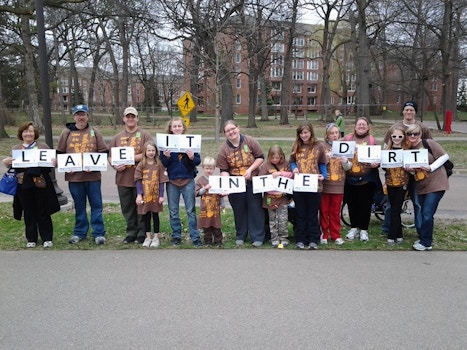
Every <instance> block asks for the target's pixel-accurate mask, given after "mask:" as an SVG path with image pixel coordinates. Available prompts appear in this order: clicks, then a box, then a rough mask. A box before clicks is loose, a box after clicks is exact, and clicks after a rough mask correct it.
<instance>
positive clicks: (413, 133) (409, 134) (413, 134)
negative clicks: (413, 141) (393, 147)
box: [407, 132, 420, 137]
mask: <svg viewBox="0 0 467 350" xmlns="http://www.w3.org/2000/svg"><path fill="white" fill-rule="evenodd" d="M407 136H412V137H414V136H420V133H419V132H411V133H408V134H407Z"/></svg>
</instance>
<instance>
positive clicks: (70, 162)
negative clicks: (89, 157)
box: [57, 153, 83, 173]
mask: <svg viewBox="0 0 467 350" xmlns="http://www.w3.org/2000/svg"><path fill="white" fill-rule="evenodd" d="M82 162H83V154H82V153H65V154H57V170H58V172H59V173H68V172H73V171H82V170H83V163H82Z"/></svg>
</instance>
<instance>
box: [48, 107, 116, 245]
mask: <svg viewBox="0 0 467 350" xmlns="http://www.w3.org/2000/svg"><path fill="white" fill-rule="evenodd" d="M73 119H74V120H75V122H74V123H67V124H66V128H65V129H64V130H63V131H62V133H61V135H60V138H59V140H58V146H57V153H87V152H96V153H107V152H108V148H107V145H106V144H105V141H104V138H103V136H102V134H101V133H100V132H99V131H98V130H97V129H95V128H93V127H91V126H89V123H88V120H89V112H88V107H87V106H86V105H83V104H79V105H76V106H74V107H73ZM65 180H66V181H68V188H69V190H70V193H71V196H72V197H73V201H74V206H75V227H74V229H73V236H72V237H71V238H70V239H69V240H68V243H70V244H76V243H78V242H79V241H82V240H83V239H86V236H87V233H88V229H89V221H88V216H87V212H86V202H87V201H89V205H90V206H91V228H92V235H93V236H94V241H95V242H96V244H104V243H105V241H106V240H105V233H106V232H105V226H104V217H103V215H102V209H103V204H102V192H101V172H100V171H74V172H69V173H66V174H65Z"/></svg>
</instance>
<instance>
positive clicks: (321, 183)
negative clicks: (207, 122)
mask: <svg viewBox="0 0 467 350" xmlns="http://www.w3.org/2000/svg"><path fill="white" fill-rule="evenodd" d="M416 112H417V105H416V103H415V102H414V101H408V102H406V103H405V104H404V108H403V111H402V113H403V120H402V121H401V122H399V123H396V124H394V125H393V126H391V127H390V128H389V130H388V132H387V134H386V136H385V138H384V147H385V148H386V149H418V148H427V146H426V145H428V147H429V148H430V153H429V166H425V167H421V168H403V167H400V168H390V169H385V179H386V181H385V182H386V187H387V194H388V205H387V209H386V211H387V215H386V217H385V223H384V225H383V231H384V232H385V233H386V234H387V242H388V244H389V245H394V244H397V243H401V242H402V241H403V232H402V228H401V224H400V223H401V222H400V209H401V206H402V203H403V201H404V198H405V195H406V192H407V191H409V193H410V197H411V198H412V200H413V202H414V208H415V223H416V228H417V232H418V235H419V238H420V239H419V241H417V242H415V243H414V245H413V248H414V249H416V250H431V249H432V240H433V227H434V220H433V217H434V213H435V211H436V209H437V205H438V203H439V201H440V200H441V198H442V196H443V195H444V192H445V191H446V190H447V189H448V187H449V184H448V180H447V176H446V173H445V170H444V167H443V166H442V165H443V164H444V162H445V161H446V160H447V159H449V156H448V155H447V154H446V152H445V151H444V150H443V148H442V147H441V146H440V145H439V144H438V143H437V142H435V141H434V140H433V139H432V138H431V134H430V131H429V129H428V128H426V126H424V125H423V124H422V123H420V122H418V121H417V120H416V119H415V116H416ZM73 118H74V123H69V124H67V125H66V128H65V129H64V130H63V131H62V133H61V135H60V137H59V141H58V146H57V149H56V151H57V154H60V153H83V152H98V153H109V147H107V145H106V143H105V141H104V138H103V136H102V134H101V133H100V132H99V131H98V130H97V129H95V128H93V127H92V126H90V125H89V123H88V119H89V112H88V109H87V106H85V105H77V106H75V107H74V108H73ZM336 118H337V120H336V122H333V123H330V124H328V125H327V126H326V131H325V135H324V142H323V141H320V140H319V139H318V137H317V136H316V135H315V132H314V128H313V125H312V123H311V122H310V121H306V120H305V121H303V122H301V123H300V124H299V125H298V127H297V129H296V137H295V141H294V143H293V145H292V149H291V153H290V156H289V157H288V159H287V157H286V155H285V153H284V151H283V150H282V148H281V147H279V146H277V145H275V146H272V147H271V148H270V149H269V151H268V153H267V158H266V159H264V158H265V157H264V154H263V151H262V148H261V146H260V144H259V142H258V141H257V140H255V139H254V138H253V137H251V136H248V135H245V134H242V133H241V131H240V127H239V125H238V124H237V123H236V122H235V121H233V120H229V121H227V122H226V123H225V124H224V129H223V131H224V134H225V138H226V140H225V142H224V143H223V144H222V145H221V147H220V149H219V152H218V156H217V160H216V159H214V158H213V157H210V156H207V157H205V158H204V159H203V161H202V162H201V157H200V154H199V153H198V152H193V151H192V150H189V149H188V150H186V151H184V152H172V151H170V150H168V149H166V150H164V151H159V149H158V147H157V144H156V143H155V142H154V139H153V137H152V136H151V135H150V134H149V133H148V132H147V131H145V130H143V129H141V128H140V127H139V126H138V121H139V116H138V111H137V110H136V109H135V108H134V107H128V108H126V109H125V111H124V113H123V123H124V128H123V130H122V131H121V132H119V133H118V134H117V135H116V136H114V137H113V138H112V140H111V141H110V148H112V147H133V149H134V164H131V165H130V164H126V165H123V164H121V165H113V168H114V169H115V171H116V176H115V183H116V185H117V188H118V194H119V199H120V207H121V211H122V215H123V217H124V218H125V222H126V234H125V238H124V240H123V242H124V243H126V244H128V243H132V242H137V243H139V244H142V245H143V246H144V247H148V248H149V247H153V248H157V247H159V245H160V241H159V232H160V220H159V213H160V212H161V211H162V210H163V203H164V198H165V195H166V196H167V201H168V208H169V218H170V226H171V229H172V244H173V245H175V246H178V245H180V244H181V242H182V224H181V220H180V215H179V214H180V197H182V198H183V201H184V204H185V210H186V213H187V218H188V230H189V235H190V239H191V242H192V244H193V246H194V247H201V246H203V245H206V246H212V245H215V246H218V247H221V246H222V245H223V235H222V231H221V228H222V223H221V211H222V209H223V208H224V197H226V196H228V200H229V202H230V205H231V207H232V210H233V214H234V221H235V235H236V239H235V242H236V245H237V246H242V245H244V244H245V242H246V240H247V239H248V238H249V239H250V241H251V244H252V246H253V247H261V246H262V245H263V244H264V242H265V241H267V240H270V243H271V244H272V246H273V247H277V248H282V247H285V246H287V245H289V244H290V240H289V234H288V207H289V205H290V202H291V201H293V203H294V205H295V220H294V226H295V227H294V229H295V230H294V232H295V233H294V240H295V245H296V247H297V248H298V249H301V250H303V249H312V250H316V249H318V245H319V244H327V243H328V241H329V240H332V241H334V242H335V244H337V245H341V244H343V243H344V242H345V241H344V240H343V239H342V238H341V236H340V230H341V223H340V209H341V205H342V201H343V200H344V195H345V200H346V202H347V204H348V209H349V215H350V222H351V229H350V230H349V232H348V233H347V235H346V238H347V239H348V240H349V241H352V240H354V239H355V238H358V237H359V238H360V240H361V241H368V240H369V234H368V226H369V222H370V215H371V205H372V203H373V201H374V197H375V195H381V196H382V195H383V194H382V185H381V180H380V177H379V170H378V169H379V165H380V164H379V163H360V162H358V151H356V152H355V154H354V156H353V158H350V159H349V158H346V157H333V156H332V150H331V147H332V143H333V141H338V140H346V141H355V143H356V144H357V145H376V141H375V139H374V137H373V136H372V135H371V133H370V123H369V121H368V119H367V118H365V117H359V118H357V120H356V123H355V126H354V130H353V132H352V133H350V134H348V135H347V136H343V128H344V125H343V117H342V115H341V114H340V113H337V111H336ZM337 122H339V124H340V125H338V123H337ZM186 131H187V128H186V125H185V123H184V121H183V120H182V119H181V118H177V117H176V118H172V119H171V120H170V121H169V123H168V126H167V130H166V133H167V134H174V135H180V134H184V133H186ZM38 137H39V133H38V130H37V129H36V127H35V126H34V125H33V124H32V123H26V124H24V125H22V126H20V128H19V130H18V138H19V139H20V140H21V141H22V143H21V144H19V145H17V146H15V147H13V149H28V148H39V149H46V148H48V146H47V145H45V144H42V143H39V142H37V139H38ZM425 139H427V140H426V141H423V142H422V140H425ZM13 160H14V159H13V158H12V157H11V156H10V157H7V158H5V159H4V160H3V162H4V164H5V165H6V166H7V167H11V166H12V162H13ZM108 161H109V164H111V165H112V164H114V163H113V162H112V157H111V155H110V154H109V157H108ZM54 165H55V166H56V160H54ZM199 165H201V167H202V169H203V174H202V175H201V176H198V177H197V167H198V166H199ZM216 167H217V168H218V169H219V171H220V175H221V176H242V177H244V178H245V184H246V185H245V191H244V192H241V193H230V194H227V193H226V194H214V193H210V191H209V189H210V185H209V176H211V175H213V173H214V171H215V169H216ZM15 170H16V174H17V177H18V190H17V193H16V195H15V197H14V209H15V210H14V213H15V218H16V219H21V216H22V214H23V213H24V221H25V231H26V238H27V241H28V242H27V245H26V247H28V248H32V247H35V246H36V244H37V242H38V236H39V235H40V237H41V239H42V242H43V245H44V247H46V248H47V247H51V246H53V243H52V241H53V225H52V220H51V215H52V214H53V213H55V212H57V211H58V210H59V208H60V207H59V205H58V201H57V198H56V195H55V192H54V189H53V185H52V182H51V179H50V175H49V172H50V168H46V167H37V168H19V169H18V168H15ZM296 174H316V175H317V178H318V191H317V192H299V191H294V192H293V194H292V195H289V194H286V193H283V192H279V191H271V192H267V193H264V194H261V193H254V191H253V185H252V179H253V177H254V176H258V175H272V177H274V178H275V177H278V176H281V177H285V178H294V176H296ZM65 180H66V181H67V182H68V186H69V190H70V193H71V196H72V198H73V201H74V205H75V224H74V228H73V234H72V236H71V238H70V239H69V241H68V242H69V243H70V244H76V243H78V242H80V241H82V240H83V239H86V238H87V234H88V231H89V227H91V234H92V236H93V238H94V241H95V243H96V244H98V245H99V244H104V243H105V242H106V238H105V235H106V230H105V225H104V219H103V215H102V209H103V204H102V194H101V173H100V172H99V171H76V172H67V173H66V174H65ZM39 184H40V185H39ZM196 197H200V208H199V216H197V214H196V206H195V203H196V201H195V198H196ZM87 201H88V202H89V205H90V208H91V215H90V220H89V219H88V215H87V212H86V203H87ZM265 215H266V216H265ZM265 223H266V224H265ZM200 229H202V230H203V233H204V244H203V241H202V239H201V235H200ZM266 231H268V233H270V237H269V234H268V235H266Z"/></svg>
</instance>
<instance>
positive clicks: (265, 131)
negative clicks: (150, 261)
mask: <svg viewBox="0 0 467 350" xmlns="http://www.w3.org/2000/svg"><path fill="white" fill-rule="evenodd" d="M390 118H391V119H394V120H399V119H400V116H399V115H398V114H397V115H396V114H394V116H391V117H390ZM67 120H68V121H72V118H71V116H68V117H67ZM236 120H237V121H238V123H239V124H240V126H241V128H242V133H245V134H248V135H251V136H255V137H260V138H261V137H263V138H270V140H264V139H263V140H261V141H260V143H261V146H262V148H263V151H264V152H265V153H267V150H268V149H269V147H270V146H272V145H274V144H279V145H280V146H281V147H282V148H283V149H284V151H285V153H286V154H288V153H289V152H290V149H291V147H292V142H293V139H294V138H295V129H296V126H297V125H298V124H299V123H300V120H294V119H291V120H290V125H288V126H280V125H278V120H275V119H274V117H271V120H270V121H267V122H261V121H259V120H257V126H258V127H257V128H248V129H247V128H246V127H245V126H246V125H247V120H246V118H245V117H238V118H237V117H236ZM310 120H311V121H312V123H313V125H314V128H315V134H316V135H317V136H318V138H320V139H322V138H323V136H324V128H325V124H326V123H324V122H321V121H317V120H316V116H313V117H312V118H311V119H310ZM105 121H108V118H102V123H101V125H99V126H97V128H98V129H99V130H100V131H101V132H102V133H103V135H104V136H108V137H110V136H113V135H115V134H116V133H117V132H119V131H120V130H121V128H122V127H121V126H118V127H113V126H111V125H109V124H107V125H105V123H104V122H105ZM167 121H168V118H167V117H166V116H161V117H159V118H158V119H156V122H155V124H153V122H152V121H146V120H145V118H144V116H141V117H140V126H141V127H142V128H144V129H146V130H148V131H149V132H150V133H151V134H152V135H155V134H156V133H165V126H166V123H167ZM352 121H353V118H350V117H349V119H348V120H347V127H346V130H347V132H350V130H351V124H352ZM21 122H22V120H20V119H17V124H19V123H21ZM54 122H55V124H54V125H53V135H54V136H55V137H58V136H59V135H60V132H61V131H62V129H63V126H61V125H60V123H59V121H58V120H57V117H56V116H55V117H54ZM388 127H389V124H386V123H375V124H373V125H372V133H373V135H375V136H376V137H377V138H379V139H381V138H382V136H383V135H384V134H385V132H386V130H387V129H388ZM6 129H7V132H8V133H9V135H10V138H9V139H0V159H1V158H3V157H6V156H7V155H9V154H10V151H11V147H12V146H13V145H15V144H17V143H18V142H19V141H18V140H17V139H16V131H17V129H18V127H17V126H9V127H7V128H6ZM188 133H190V134H201V135H202V136H203V137H211V138H212V137H213V136H214V135H215V130H214V119H213V118H212V117H207V116H200V117H199V121H198V122H196V123H192V124H191V125H190V128H189V130H188ZM433 135H434V137H435V139H436V137H441V136H446V135H445V134H444V132H442V131H438V130H435V131H433ZM452 136H453V137H455V136H456V134H455V133H454V134H452ZM457 136H459V135H457ZM220 137H221V141H219V142H215V141H214V140H212V139H210V140H205V141H203V146H202V150H201V156H202V157H204V156H206V155H211V156H214V157H215V156H216V155H217V150H218V149H219V146H220V144H221V143H222V142H223V140H224V136H223V134H221V135H220ZM283 138H285V140H281V139H283ZM55 142H56V141H55ZM440 143H441V144H442V146H443V147H444V148H445V149H446V151H447V152H448V153H449V155H450V158H451V160H453V162H454V164H455V170H456V169H466V168H467V152H466V150H467V148H466V146H465V142H464V141H454V140H453V141H443V142H440ZM160 217H161V231H162V232H164V233H165V234H164V235H162V237H161V249H174V248H172V246H171V244H170V235H169V233H170V228H169V220H168V210H167V208H165V211H164V212H163V213H162V214H161V216H160ZM181 217H182V220H183V223H184V227H187V220H186V216H184V215H183V213H181ZM104 219H105V224H106V229H107V244H106V245H103V246H96V245H95V244H94V241H93V240H92V239H88V240H86V241H83V242H80V243H79V244H77V245H70V244H68V239H69V238H70V237H71V235H72V234H71V232H72V228H73V225H74V211H69V212H60V213H56V214H54V215H53V221H54V231H55V237H54V247H53V248H52V249H53V250H65V249H66V250H76V249H142V248H141V247H140V246H139V245H135V244H130V245H124V244H123V243H122V241H123V238H124V236H125V233H124V227H125V223H124V219H123V217H122V215H121V213H120V208H119V206H117V205H115V204H106V205H105V213H104ZM370 225H371V226H370V230H369V232H370V241H369V242H367V243H361V242H360V241H355V242H346V243H345V244H344V245H343V246H336V245H334V244H333V243H330V244H329V245H328V246H321V247H320V249H333V250H410V249H411V245H412V243H413V241H415V240H416V232H415V230H414V229H407V230H405V232H404V234H405V237H406V239H405V242H404V243H403V244H401V245H398V246H395V247H388V246H387V245H386V242H385V239H384V237H382V236H381V235H380V232H381V227H380V226H381V222H379V221H378V220H377V219H376V218H375V217H374V216H372V221H371V224H370ZM289 226H290V227H289V233H290V235H291V239H292V242H293V237H292V236H293V229H292V227H291V225H289ZM346 231H347V228H345V227H344V228H343V229H342V231H341V235H342V236H345V233H346ZM223 233H224V236H225V241H224V243H225V245H224V247H225V248H234V247H235V230H234V223H233V215H232V212H231V210H230V209H227V210H226V214H225V215H224V216H223ZM184 237H185V238H186V237H188V235H187V234H186V232H185V233H184ZM25 244H26V239H25V237H24V223H23V221H16V220H14V219H13V218H12V208H11V203H0V250H16V249H25ZM191 247H192V246H191V244H190V242H189V240H188V239H187V240H186V241H184V242H183V244H182V245H181V246H180V248H181V249H184V248H191ZM248 247H251V246H250V245H246V246H245V248H248ZM269 247H270V245H269V244H266V245H265V249H270V248H269ZM180 248H176V249H180ZM36 249H43V248H42V247H39V248H36ZM287 249H295V248H294V245H291V246H290V247H288V248H287ZM287 249H286V250H287ZM434 249H439V250H466V249H467V222H466V221H463V220H451V219H449V220H448V219H442V220H441V219H437V220H435V242H434Z"/></svg>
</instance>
